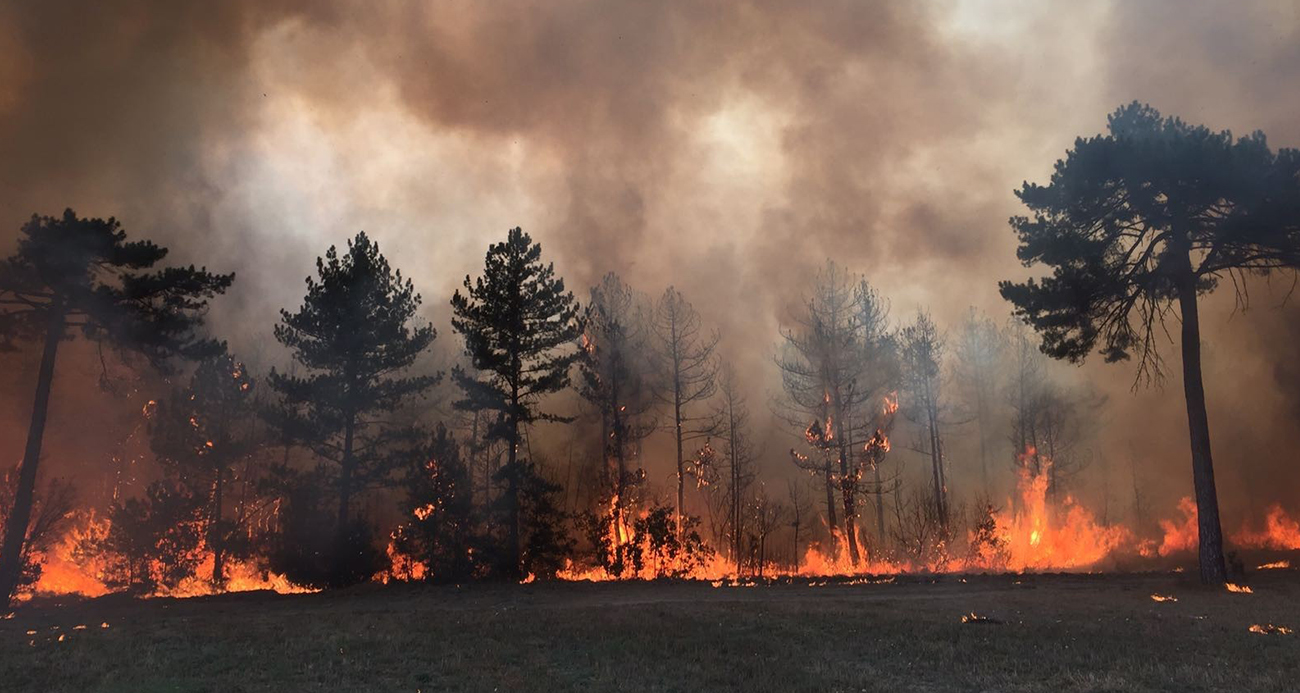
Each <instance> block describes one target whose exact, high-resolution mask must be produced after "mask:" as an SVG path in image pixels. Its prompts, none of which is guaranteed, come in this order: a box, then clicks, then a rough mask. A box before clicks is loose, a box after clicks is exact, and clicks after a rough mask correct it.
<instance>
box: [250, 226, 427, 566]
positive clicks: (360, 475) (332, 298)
mask: <svg viewBox="0 0 1300 693" xmlns="http://www.w3.org/2000/svg"><path fill="white" fill-rule="evenodd" d="M316 274H317V278H312V277H308V278H307V295H306V297H305V298H304V299H303V303H302V306H301V307H299V308H298V310H297V312H295V313H290V312H289V311H287V310H281V311H280V324H278V325H276V326H275V337H276V339H277V340H279V342H280V343H281V344H283V345H284V346H286V347H288V348H289V349H290V350H291V351H292V353H293V357H294V359H295V360H296V361H297V362H298V363H299V364H300V365H301V366H302V367H303V368H304V369H305V370H306V374H305V375H290V374H287V373H277V372H276V371H274V370H272V371H271V374H270V377H269V381H270V384H271V387H272V388H274V389H275V390H276V392H278V393H279V394H280V396H281V398H282V399H283V404H284V407H285V422H286V424H287V426H288V429H289V431H290V433H291V436H292V438H293V439H294V440H295V441H297V442H299V443H302V444H304V445H306V446H307V447H308V448H309V449H311V451H312V452H313V453H314V454H315V456H316V457H317V458H318V459H319V460H320V461H321V463H322V464H321V465H320V466H318V467H317V468H316V470H314V472H313V473H312V474H310V475H305V476H299V475H291V476H295V477H296V478H294V479H293V480H292V483H299V484H302V483H305V484H313V485H314V484H325V485H327V486H329V487H331V488H332V490H333V496H334V501H335V503H334V507H335V512H334V516H333V518H332V520H333V523H332V524H333V536H334V540H335V544H334V546H333V547H332V549H331V550H330V553H331V555H332V560H328V561H326V563H328V564H330V565H328V566H324V567H326V568H327V569H328V574H326V575H315V574H314V573H316V572H317V567H321V566H320V565H319V563H318V561H317V560H316V558H318V557H315V556H313V557H311V560H307V561H300V560H298V559H299V558H304V556H302V555H301V554H300V552H299V550H298V549H299V547H300V546H305V545H307V544H308V543H309V542H308V541H307V539H308V537H302V539H303V541H302V542H298V541H295V540H294V539H293V538H292V537H289V539H288V541H287V546H286V547H285V548H287V549H288V550H289V553H288V555H284V556H283V557H282V561H281V562H282V565H283V568H284V569H285V570H284V572H285V573H286V574H289V575H290V577H296V578H297V579H299V580H301V581H303V582H305V583H307V584H331V585H337V584H344V583H347V582H350V581H353V580H356V579H367V578H369V577H370V576H369V575H366V574H365V573H366V572H367V569H362V568H361V566H359V565H351V566H350V565H346V564H347V563H348V561H350V560H352V557H355V556H369V555H371V544H372V543H373V542H372V541H371V538H370V530H369V528H368V526H367V525H366V524H365V522H364V521H361V520H354V519H353V517H352V515H351V507H352V499H353V496H354V495H356V494H358V493H360V492H363V491H365V490H367V489H370V488H374V487H376V486H382V485H387V484H389V483H391V482H392V480H393V479H392V477H393V474H394V473H395V472H396V471H397V469H398V468H399V466H400V465H401V463H402V461H403V459H404V457H405V456H406V455H408V454H412V451H411V450H410V448H411V447H412V446H414V445H415V443H416V442H418V439H419V431H418V429H416V428H415V427H414V426H410V425H401V424H398V423H393V422H392V421H389V420H388V418H387V417H386V416H385V415H391V414H392V412H394V411H397V410H398V409H399V408H400V407H401V406H402V405H403V404H405V403H407V402H409V401H411V400H412V399H413V398H417V397H420V396H422V395H423V394H424V393H425V392H426V391H427V390H428V389H429V388H430V387H432V386H433V385H434V384H436V383H437V382H438V380H439V379H440V377H441V374H435V375H417V376H401V375H398V374H400V373H401V372H403V371H405V370H407V369H409V368H410V367H411V366H412V365H413V364H414V363H415V360H416V359H417V358H418V357H419V356H420V355H421V354H422V353H424V351H425V349H427V348H428V347H429V345H430V344H431V343H432V342H433V340H434V337H435V336H436V332H435V331H434V329H433V326H432V325H431V324H428V323H425V324H418V323H414V324H413V322H414V320H415V314H416V311H417V309H418V308H419V306H420V296H419V294H417V293H415V289H414V287H413V286H412V284H411V281H410V280H409V279H403V277H402V273H401V271H394V270H392V269H391V268H390V267H389V265H388V260H386V259H385V258H384V256H383V255H382V254H380V252H379V245H378V244H376V243H375V242H373V241H371V240H370V239H369V238H368V237H367V236H366V234H365V233H364V232H362V233H358V234H357V236H356V238H355V239H352V240H350V241H348V250H347V252H346V253H345V254H343V255H341V256H340V254H339V252H338V250H337V249H336V248H335V247H334V246H330V249H329V250H328V251H327V252H326V253H325V257H324V258H317V259H316ZM308 496H310V497H311V498H312V499H313V500H312V501H311V502H307V497H308ZM324 499H325V497H324V495H322V494H319V493H316V494H306V493H303V494H299V501H300V502H299V503H298V504H297V505H293V504H290V508H289V510H290V511H291V512H294V513H299V514H303V513H305V514H306V515H307V517H299V518H298V519H297V521H295V522H293V523H291V525H290V526H293V527H296V528H298V529H301V530H304V531H307V532H309V533H310V534H311V538H319V536H320V535H321V534H322V532H321V531H320V526H319V521H320V520H325V518H315V519H310V518H311V516H312V515H315V514H316V513H317V512H319V511H320V510H321V509H322V508H320V507H318V506H320V505H321V504H322V502H323V501H324ZM326 521H327V522H328V520H326ZM299 568H301V570H298V569H299Z"/></svg>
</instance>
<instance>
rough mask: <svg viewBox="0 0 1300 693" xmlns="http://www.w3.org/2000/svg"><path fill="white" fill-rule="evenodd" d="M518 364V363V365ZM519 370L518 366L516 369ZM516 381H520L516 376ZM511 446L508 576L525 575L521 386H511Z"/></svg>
mask: <svg viewBox="0 0 1300 693" xmlns="http://www.w3.org/2000/svg"><path fill="white" fill-rule="evenodd" d="M517 365H518V364H517V363H516V366H517ZM515 372H516V374H517V373H518V372H519V370H518V368H516V370H515ZM514 382H515V383H518V382H519V379H518V378H517V377H516V378H515V379H514ZM510 404H511V406H510V439H509V440H508V441H507V442H508V443H509V444H510V448H509V449H508V450H507V451H506V469H507V470H508V471H507V472H506V560H507V561H508V562H509V565H507V566H506V577H510V578H516V579H517V578H520V577H523V571H522V570H521V566H520V565H519V560H520V557H521V553H520V549H519V474H520V472H519V386H518V385H517V384H516V385H512V386H511V388H510Z"/></svg>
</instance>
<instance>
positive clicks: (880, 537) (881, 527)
mask: <svg viewBox="0 0 1300 693" xmlns="http://www.w3.org/2000/svg"><path fill="white" fill-rule="evenodd" d="M871 473H872V474H873V475H874V476H875V484H876V489H875V493H876V541H878V542H880V546H882V547H883V546H884V545H885V489H884V488H882V487H881V483H880V463H879V462H876V463H873V464H872V465H871Z"/></svg>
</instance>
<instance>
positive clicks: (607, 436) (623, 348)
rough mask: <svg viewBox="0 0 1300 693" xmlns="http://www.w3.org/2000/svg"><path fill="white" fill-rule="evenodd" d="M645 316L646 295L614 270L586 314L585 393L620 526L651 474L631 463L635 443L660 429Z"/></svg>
mask: <svg viewBox="0 0 1300 693" xmlns="http://www.w3.org/2000/svg"><path fill="white" fill-rule="evenodd" d="M645 317H646V315H645V310H644V305H643V301H642V299H641V297H640V296H639V295H638V294H637V293H636V292H635V291H633V290H632V288H631V287H629V286H628V285H626V284H624V283H623V282H622V280H620V279H619V278H618V276H617V275H615V274H613V273H612V272H611V273H610V274H607V275H605V278H604V279H603V280H602V281H601V283H600V284H598V285H596V286H594V287H592V288H591V302H590V304H588V306H587V311H586V314H585V315H584V317H583V336H582V344H583V350H582V359H581V360H580V361H579V362H578V365H579V369H580V371H581V373H582V387H581V388H580V391H581V393H582V396H583V397H585V398H586V399H587V401H589V402H591V403H592V405H594V406H595V408H596V411H597V412H598V413H599V415H600V422H601V427H600V430H601V442H602V450H603V453H604V459H605V460H606V473H607V478H608V480H609V489H610V494H611V496H612V497H613V508H612V509H613V517H612V522H613V523H614V524H615V526H618V527H623V526H626V525H627V524H628V522H629V520H628V518H627V514H628V507H629V504H630V502H631V497H630V496H631V493H630V492H631V490H632V489H633V488H634V487H635V486H637V485H638V484H639V483H640V482H641V481H642V480H643V479H644V477H645V472H644V470H642V469H640V468H636V469H633V468H632V467H631V463H630V462H631V461H630V458H631V457H633V456H634V455H635V449H634V446H635V445H636V444H637V443H638V442H640V441H641V440H642V439H644V438H645V437H646V436H648V435H650V433H652V432H653V431H654V429H655V424H654V422H653V421H650V420H649V414H650V411H651V408H652V407H653V406H654V398H653V396H652V392H651V387H652V382H651V379H650V376H651V371H650V368H651V362H650V360H649V353H648V352H647V351H646V350H645V348H644V344H645V338H646V333H645ZM674 524H675V523H674ZM622 551H623V549H622V546H621V543H620V545H619V546H615V547H614V556H615V562H614V565H616V566H621V565H622V563H623V560H622V558H623V556H622Z"/></svg>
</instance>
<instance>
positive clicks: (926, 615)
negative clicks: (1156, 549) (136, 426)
mask: <svg viewBox="0 0 1300 693" xmlns="http://www.w3.org/2000/svg"><path fill="white" fill-rule="evenodd" d="M1248 582H1249V584H1250V586H1251V587H1252V588H1253V589H1254V593H1253V594H1234V593H1229V592H1227V591H1220V590H1207V589H1205V588H1202V587H1200V586H1198V585H1197V584H1196V583H1195V577H1194V576H1192V575H1190V574H1188V573H1164V574H1140V575H1020V576H1016V575H1005V576H983V575H979V576H976V575H971V576H965V577H962V576H937V577H919V576H918V577H900V578H897V579H895V580H893V581H892V582H878V583H874V584H862V582H861V581H859V584H845V583H837V582H835V581H830V582H829V583H828V581H822V580H814V581H807V580H801V581H786V582H781V583H777V584H767V585H760V586H753V587H738V586H721V587H713V586H711V585H710V584H709V583H686V582H655V583H619V584H610V583H605V584H592V583H550V584H543V583H534V584H529V585H475V586H467V587H460V588H458V587H452V586H446V587H434V586H422V585H394V586H388V587H380V586H373V587H371V586H368V587H364V588H359V589H353V590H348V591H344V592H334V593H329V594H323V593H322V594H306V595H276V594H272V593H243V594H230V595H223V596H218V597H205V598H195V599H149V600H144V601H135V600H131V599H128V598H124V597H105V598H100V599H95V600H88V601H69V600H63V602H62V603H60V602H57V601H50V600H37V601H34V602H31V603H28V604H25V605H23V606H22V607H20V608H19V609H18V611H17V613H16V614H15V615H14V617H13V618H11V619H9V620H4V621H0V690H3V691H6V692H12V691H48V692H51V693H58V692H64V691H78V692H81V691H120V692H123V693H125V692H127V691H130V692H132V693H136V692H154V691H224V692H232V691H425V692H427V691H452V690H466V691H584V692H585V691H695V690H699V691H975V690H988V691H1053V692H1054V693H1061V692H1066V691H1149V690H1160V691H1219V690H1223V691H1227V690H1231V691H1295V690H1297V689H1298V688H1300V632H1298V633H1293V634H1258V633H1253V632H1250V631H1249V630H1248V628H1249V627H1250V626H1251V625H1252V624H1256V623H1258V624H1261V625H1264V624H1270V623H1271V624H1275V625H1279V626H1286V627H1290V628H1296V629H1297V630H1298V631H1300V572H1298V571H1293V570H1268V571H1258V572H1255V573H1253V574H1252V575H1251V576H1250V578H1249V580H1248ZM1153 593H1157V594H1160V595H1168V596H1174V597H1176V598H1177V601H1163V602H1157V601H1154V600H1153V599H1152V597H1151V595H1152V594H1153ZM972 611H973V612H975V613H976V614H977V615H979V616H981V617H986V618H989V619H992V620H990V621H975V622H970V623H963V621H962V616H963V615H966V614H970V613H971V612H972ZM104 623H106V624H108V625H107V627H102V626H101V624H104ZM81 626H85V627H84V628H81Z"/></svg>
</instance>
